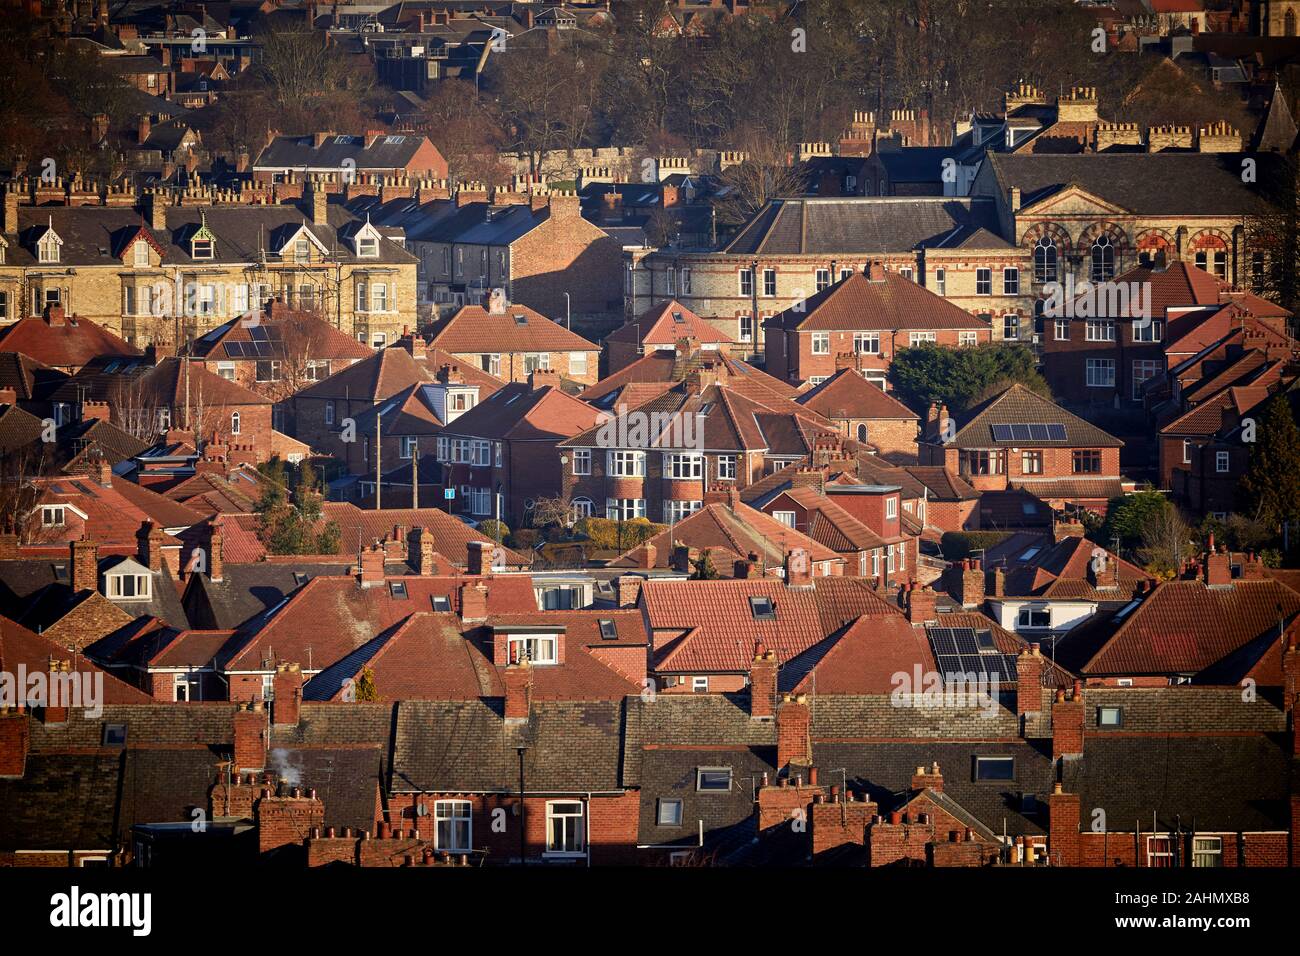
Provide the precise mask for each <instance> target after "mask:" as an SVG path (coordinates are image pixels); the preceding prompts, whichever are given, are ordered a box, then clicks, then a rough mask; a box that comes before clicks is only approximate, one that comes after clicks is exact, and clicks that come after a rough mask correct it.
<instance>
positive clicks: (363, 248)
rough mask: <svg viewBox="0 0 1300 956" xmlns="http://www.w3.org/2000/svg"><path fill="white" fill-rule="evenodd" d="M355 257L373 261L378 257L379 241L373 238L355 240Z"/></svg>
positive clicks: (364, 237) (361, 237)
mask: <svg viewBox="0 0 1300 956" xmlns="http://www.w3.org/2000/svg"><path fill="white" fill-rule="evenodd" d="M357 255H358V256H359V257H360V258H362V259H374V258H377V257H378V255H379V240H378V239H377V238H375V237H374V236H360V237H358V238H357Z"/></svg>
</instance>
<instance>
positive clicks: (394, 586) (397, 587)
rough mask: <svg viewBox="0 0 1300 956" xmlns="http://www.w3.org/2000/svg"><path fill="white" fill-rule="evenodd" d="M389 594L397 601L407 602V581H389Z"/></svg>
mask: <svg viewBox="0 0 1300 956" xmlns="http://www.w3.org/2000/svg"><path fill="white" fill-rule="evenodd" d="M388 593H389V594H391V595H392V596H393V598H394V599H395V600H398V601H405V600H406V582H405V581H389V582H388Z"/></svg>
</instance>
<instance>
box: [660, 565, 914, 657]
mask: <svg viewBox="0 0 1300 956" xmlns="http://www.w3.org/2000/svg"><path fill="white" fill-rule="evenodd" d="M814 582H815V584H816V587H814V588H809V589H791V588H787V587H786V586H785V584H784V582H782V581H777V580H772V579H746V580H732V581H654V580H649V581H646V582H645V583H644V584H643V585H642V586H641V595H642V601H643V606H644V608H645V611H646V618H647V620H648V621H649V624H650V627H651V629H652V631H655V632H668V633H667V634H665V635H661V636H659V637H657V638H656V645H657V646H656V648H655V659H656V663H655V668H656V669H657V670H662V671H675V672H685V673H691V672H696V673H703V672H710V671H712V672H734V673H740V672H745V671H748V669H749V666H750V663H751V662H752V661H753V657H754V644H755V642H757V641H761V642H762V643H763V645H764V646H765V647H766V648H767V649H768V650H771V651H773V652H775V654H776V656H777V659H778V660H779V661H780V662H781V663H785V662H786V661H789V660H792V659H793V658H795V657H797V656H798V655H800V654H802V653H804V652H805V651H807V650H808V649H809V648H811V647H813V646H814V645H815V644H817V643H819V642H820V641H822V640H824V639H825V638H826V637H827V636H829V635H831V634H833V633H834V632H835V631H837V630H839V629H840V628H842V627H844V626H845V625H846V624H848V623H850V622H851V621H854V620H856V619H857V618H859V617H861V616H862V615H864V614H865V615H871V616H879V615H885V616H888V615H895V616H896V615H898V611H897V609H895V608H893V607H891V606H890V605H889V603H888V602H887V601H886V600H885V599H884V598H883V597H881V596H880V595H878V594H877V593H876V592H875V591H873V590H872V589H871V588H870V587H868V586H867V585H866V584H865V583H864V582H863V581H862V580H861V579H852V578H839V577H828V578H815V579H814ZM751 597H767V598H769V599H771V601H772V604H773V606H774V607H775V609H776V618H775V620H771V621H764V620H756V619H755V618H754V615H753V612H752V611H751V605H750V600H749V599H750V598H751ZM672 632H680V633H681V636H680V637H673V636H672ZM665 639H666V643H665V642H664V641H665Z"/></svg>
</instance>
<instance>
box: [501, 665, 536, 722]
mask: <svg viewBox="0 0 1300 956" xmlns="http://www.w3.org/2000/svg"><path fill="white" fill-rule="evenodd" d="M502 682H503V683H504V684H505V689H506V709H505V717H506V722H507V723H515V722H519V721H525V720H527V719H528V712H529V710H530V709H531V706H532V698H533V665H532V662H531V661H529V660H528V659H527V658H525V659H524V660H522V661H516V662H512V663H511V664H509V665H507V666H506V669H505V672H504V676H503V677H502Z"/></svg>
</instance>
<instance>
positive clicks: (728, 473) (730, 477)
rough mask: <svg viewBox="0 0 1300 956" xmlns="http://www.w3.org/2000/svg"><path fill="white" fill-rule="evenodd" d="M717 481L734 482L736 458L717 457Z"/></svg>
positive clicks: (731, 456) (733, 456)
mask: <svg viewBox="0 0 1300 956" xmlns="http://www.w3.org/2000/svg"><path fill="white" fill-rule="evenodd" d="M718 480H720V481H735V480H736V456H735V455H719V456H718Z"/></svg>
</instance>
